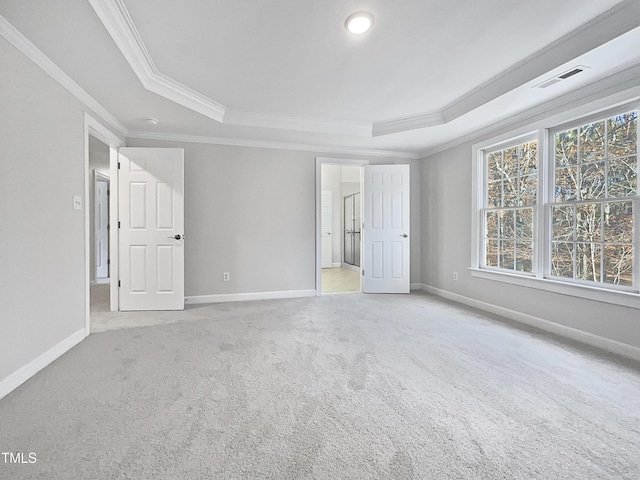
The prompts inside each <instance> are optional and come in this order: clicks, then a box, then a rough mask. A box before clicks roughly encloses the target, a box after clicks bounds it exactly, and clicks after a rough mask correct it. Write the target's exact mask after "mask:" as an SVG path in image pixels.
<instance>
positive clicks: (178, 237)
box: [167, 233, 184, 240]
mask: <svg viewBox="0 0 640 480" xmlns="http://www.w3.org/2000/svg"><path fill="white" fill-rule="evenodd" d="M167 238H175V239H176V240H180V239H181V238H184V237H182V236H181V235H180V234H179V233H176V235H175V236H174V237H167Z"/></svg>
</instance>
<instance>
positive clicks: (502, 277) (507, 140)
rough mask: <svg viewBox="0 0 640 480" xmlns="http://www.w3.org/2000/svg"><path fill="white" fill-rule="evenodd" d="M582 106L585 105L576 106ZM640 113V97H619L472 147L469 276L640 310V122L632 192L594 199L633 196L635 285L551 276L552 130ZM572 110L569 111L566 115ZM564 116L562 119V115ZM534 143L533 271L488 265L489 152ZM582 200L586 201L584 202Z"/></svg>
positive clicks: (553, 160)
mask: <svg viewBox="0 0 640 480" xmlns="http://www.w3.org/2000/svg"><path fill="white" fill-rule="evenodd" d="M580 110H584V109H580ZM630 111H638V112H639V123H640V101H639V100H638V99H635V100H633V101H630V102H629V101H627V102H621V103H619V104H617V105H614V106H608V107H607V108H602V109H600V110H598V111H595V112H594V111H593V110H592V111H590V112H585V113H583V114H581V112H580V111H578V112H575V111H574V112H571V113H566V114H564V115H556V116H554V117H552V118H547V119H542V120H540V121H537V122H536V123H535V124H534V125H529V126H526V127H523V128H520V129H517V130H514V131H511V132H507V133H504V134H502V135H500V136H497V137H495V138H492V139H488V140H486V141H483V142H480V143H477V144H474V145H473V146H472V208H473V210H472V217H471V236H472V238H471V247H472V250H471V266H470V267H469V270H470V273H471V275H472V276H473V277H478V278H483V279H488V280H494V281H499V282H506V283H510V284H515V285H521V286H526V287H530V288H535V289H539V290H544V291H549V292H555V293H561V294H565V295H569V296H575V297H580V298H587V299H591V300H596V301H600V302H604V303H611V304H616V305H624V306H628V307H632V308H637V309H640V125H639V127H638V131H637V135H638V139H637V142H638V143H637V149H636V161H637V168H638V172H637V174H638V184H637V191H636V195H635V196H629V197H622V198H610V199H598V200H596V202H599V201H600V200H602V201H610V202H616V201H631V202H632V204H633V212H634V226H633V247H634V259H633V285H632V286H620V285H613V284H608V283H601V282H593V281H588V280H579V279H568V278H562V277H556V276H552V275H551V245H552V238H551V235H552V215H551V213H552V207H553V206H557V205H559V204H556V203H555V178H554V175H555V163H554V162H555V134H556V133H558V132H562V131H565V130H569V129H572V128H579V127H580V126H582V125H586V124H589V123H593V122H595V121H599V120H603V119H604V120H605V121H606V120H607V119H608V118H611V117H613V116H616V115H619V114H622V113H626V112H630ZM569 115H571V116H569ZM562 117H564V118H562ZM533 140H537V142H538V191H537V202H536V204H535V205H534V234H533V273H528V272H518V271H516V270H506V269H501V268H497V267H490V266H489V267H487V266H486V265H485V262H486V250H485V228H486V226H485V223H484V222H485V220H484V212H485V210H486V207H485V201H486V198H487V197H486V195H487V193H486V191H487V186H488V182H486V181H485V180H486V168H487V161H486V157H487V154H488V153H490V152H493V151H495V150H499V149H503V148H509V146H514V145H519V144H522V143H526V142H528V141H533ZM585 202H586V201H585Z"/></svg>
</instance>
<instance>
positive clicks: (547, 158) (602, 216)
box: [472, 105, 640, 293]
mask: <svg viewBox="0 0 640 480" xmlns="http://www.w3.org/2000/svg"><path fill="white" fill-rule="evenodd" d="M539 125H540V128H539V129H538V130H536V131H534V132H530V133H527V134H525V135H522V136H520V137H518V138H515V139H514V140H506V141H504V140H503V141H501V142H500V143H498V142H495V143H493V145H492V146H477V147H476V153H477V157H476V158H477V160H476V163H475V164H474V168H475V169H476V170H475V172H476V174H475V176H474V178H475V179H476V181H477V182H478V183H477V187H478V188H477V190H476V192H477V195H476V196H474V205H475V209H476V210H475V211H476V212H477V217H474V219H473V222H474V225H476V228H475V236H474V250H473V254H472V255H473V264H472V266H473V267H475V268H476V269H478V271H479V273H478V275H480V276H484V277H485V278H496V279H500V278H501V277H500V276H499V275H498V276H496V275H495V273H498V274H499V273H511V274H512V275H517V276H519V277H521V278H523V279H524V280H522V281H521V282H523V283H522V284H523V285H524V284H525V283H526V282H527V281H528V282H531V281H535V279H538V280H553V282H548V284H547V286H546V287H544V288H545V289H553V288H557V287H553V285H556V286H557V285H558V283H557V282H562V283H567V284H573V285H578V286H580V285H582V286H591V287H598V288H600V289H607V290H622V291H626V292H633V293H638V291H639V290H640V258H639V257H640V253H638V251H639V248H640V196H639V194H638V192H639V188H640V187H639V185H638V165H639V164H638V106H637V105H635V106H633V107H629V106H627V107H626V108H625V107H621V108H620V109H619V110H617V111H614V110H612V111H610V112H605V113H602V114H600V115H594V116H592V117H585V118H584V119H582V120H577V121H575V122H572V123H570V124H565V125H561V126H558V127H553V128H551V129H549V130H545V129H544V128H545V127H547V126H545V125H543V124H542V122H541V123H540V124H539ZM548 127H552V126H548ZM486 145H491V144H490V143H489V142H487V144H486ZM481 270H482V271H485V272H487V273H482V272H481ZM492 272H493V273H492ZM492 275H493V276H492ZM526 277H531V280H526ZM502 278H504V279H505V280H508V279H509V278H511V279H513V278H514V277H513V276H511V277H502ZM510 281H515V280H510ZM518 282H520V280H518ZM536 285H538V284H536ZM540 288H543V287H540Z"/></svg>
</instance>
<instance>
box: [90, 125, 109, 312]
mask: <svg viewBox="0 0 640 480" xmlns="http://www.w3.org/2000/svg"><path fill="white" fill-rule="evenodd" d="M110 170H111V161H110V149H109V146H108V145H107V144H105V143H104V142H102V141H100V139H98V138H96V137H94V136H93V135H89V182H88V183H89V196H88V202H87V204H86V205H87V210H88V212H89V235H90V237H89V259H90V269H89V272H90V285H91V286H90V289H89V304H90V309H91V315H96V314H97V313H99V312H100V313H105V312H108V311H109V310H110V303H111V302H110V300H111V292H110V283H111V258H110V240H109V232H110V230H111V225H110V220H109V217H110V206H109V203H110V202H109V199H110V196H111V190H110V184H111V180H110Z"/></svg>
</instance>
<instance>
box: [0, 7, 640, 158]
mask: <svg viewBox="0 0 640 480" xmlns="http://www.w3.org/2000/svg"><path fill="white" fill-rule="evenodd" d="M359 10H366V11H369V12H371V13H372V14H373V15H374V17H375V23H374V26H373V28H372V30H371V31H370V32H367V33H366V34H364V35H362V36H360V37H356V36H354V35H352V34H350V33H348V32H347V31H346V30H345V28H344V21H345V19H346V17H347V16H348V15H349V14H351V13H353V12H355V11H359ZM0 15H2V16H3V17H4V18H5V19H6V21H7V22H8V23H9V24H11V25H13V27H15V28H16V29H17V30H18V31H19V32H20V33H21V34H22V35H24V36H25V37H26V38H27V39H28V40H29V41H30V42H31V43H33V44H34V45H35V46H36V47H37V48H38V49H40V50H41V51H42V52H43V53H44V54H45V55H46V56H48V57H49V58H50V59H51V60H52V61H53V62H54V63H55V64H56V65H58V66H59V67H60V68H61V69H62V70H63V71H64V72H65V73H66V74H67V75H69V76H70V77H71V78H72V79H73V80H75V82H77V83H78V84H79V85H80V86H81V87H82V88H83V89H84V90H86V92H88V93H89V94H90V95H91V96H92V97H93V98H94V99H96V100H97V101H98V102H99V103H100V104H101V105H102V106H103V107H105V108H106V109H107V110H108V111H109V112H110V113H111V114H112V115H114V116H115V117H116V118H117V119H118V120H119V121H120V122H121V123H122V124H123V125H124V126H125V127H126V128H127V129H128V130H129V131H130V132H131V133H130V135H131V136H147V137H151V136H158V135H160V134H171V135H174V136H176V135H182V136H184V135H192V136H199V137H208V138H209V139H210V140H211V141H215V140H213V139H214V138H215V139H217V140H219V141H228V142H230V143H233V141H234V140H236V141H244V142H256V141H260V142H279V143H287V144H305V145H317V146H325V147H326V148H328V149H331V148H335V149H336V150H340V149H350V148H351V149H367V150H371V149H377V150H392V151H402V152H410V153H411V154H420V153H421V152H425V151H428V150H432V149H434V148H437V147H438V146H439V145H442V144H444V143H447V142H450V141H452V140H454V139H456V138H458V137H461V136H463V135H467V134H468V133H470V132H472V131H474V130H477V129H478V128H481V127H489V126H491V125H494V124H496V123H497V122H500V121H504V120H505V119H507V118H509V117H513V116H514V115H518V114H519V113H520V112H523V111H525V110H527V109H531V108H533V107H536V106H539V105H548V104H549V102H554V101H555V102H556V104H559V103H558V102H561V100H560V99H561V98H563V97H561V96H562V95H563V94H566V93H569V92H574V91H576V90H577V89H580V88H586V87H587V86H589V85H591V87H590V88H591V90H594V89H595V90H597V88H596V87H594V85H596V86H597V85H601V86H602V88H605V87H607V88H608V87H611V86H612V85H615V84H616V83H625V82H626V83H625V84H629V82H631V84H633V81H634V79H635V81H636V84H637V83H638V81H637V78H638V71H637V68H638V66H640V49H638V48H637V45H640V28H638V26H639V25H640V2H638V1H637V0H624V1H621V0H562V1H558V0H536V1H529V0H520V1H513V0H483V1H481V2H479V1H477V0H458V1H442V0H437V1H436V0H323V1H311V0H305V1H302V0H263V1H259V2H257V1H255V0H226V1H221V0H218V1H212V0H183V1H181V2H174V1H167V0H88V1H85V0H56V1H55V2H51V1H50V0H29V1H25V0H1V1H0ZM0 33H2V32H0ZM5 36H6V35H5ZM578 64H580V65H586V66H588V67H590V68H589V69H587V70H585V72H584V73H582V74H580V75H577V76H576V77H572V78H571V79H569V80H565V81H563V82H562V83H559V84H557V85H554V86H553V87H550V88H547V89H544V90H542V89H536V88H532V87H533V86H534V85H536V84H537V83H540V82H541V81H542V80H544V79H546V78H550V77H551V76H553V75H556V74H559V73H562V72H564V71H566V70H568V69H570V68H571V67H573V66H574V65H578ZM147 117H155V118H157V119H158V120H159V124H158V125H156V126H150V125H147V124H146V123H145V122H144V119H145V118H147Z"/></svg>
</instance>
